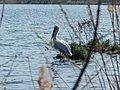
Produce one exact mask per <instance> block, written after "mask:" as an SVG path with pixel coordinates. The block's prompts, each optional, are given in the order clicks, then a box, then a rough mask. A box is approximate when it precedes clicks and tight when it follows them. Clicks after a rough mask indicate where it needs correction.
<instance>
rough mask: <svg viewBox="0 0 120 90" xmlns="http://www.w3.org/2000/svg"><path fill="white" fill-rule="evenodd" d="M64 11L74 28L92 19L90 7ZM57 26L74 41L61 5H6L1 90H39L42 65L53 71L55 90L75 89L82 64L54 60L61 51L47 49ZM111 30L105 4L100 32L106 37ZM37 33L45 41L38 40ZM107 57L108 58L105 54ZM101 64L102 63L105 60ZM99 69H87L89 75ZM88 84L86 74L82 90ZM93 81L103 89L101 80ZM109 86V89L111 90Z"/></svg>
mask: <svg viewBox="0 0 120 90" xmlns="http://www.w3.org/2000/svg"><path fill="white" fill-rule="evenodd" d="M63 8H64V10H65V11H66V12H67V14H68V18H69V20H70V22H71V24H72V25H73V26H74V27H75V26H77V23H78V22H81V21H82V20H83V19H89V16H88V12H87V6H86V5H64V6H63ZM96 9H97V6H95V5H93V6H92V10H93V12H94V13H95V12H96V11H95V10H96ZM0 10H2V5H0ZM95 15H96V14H94V16H95ZM54 25H58V26H60V31H59V35H58V36H59V37H60V38H62V39H64V40H66V41H68V42H71V39H70V36H69V34H68V31H69V32H70V33H71V34H72V33H73V32H72V30H71V28H70V27H69V25H68V23H67V21H66V19H65V16H64V14H63V13H62V12H61V10H60V7H59V6H58V5H19V4H12V5H9V4H7V5H5V11H4V17H3V21H2V26H1V27H0V51H1V53H0V90H34V89H36V90H37V89H38V84H37V80H38V77H39V68H40V67H41V66H42V65H46V66H49V67H50V68H52V69H53V70H52V69H50V70H51V73H52V77H53V79H54V87H57V88H59V89H58V90H71V88H72V87H73V85H74V83H75V80H76V79H77V77H78V75H79V72H80V68H81V67H82V64H81V63H79V64H80V65H74V64H71V63H70V62H64V63H62V62H59V59H54V58H53V57H55V56H56V54H57V53H58V52H56V51H55V50H54V49H53V48H51V47H49V46H47V44H46V42H49V40H50V38H51V33H52V30H53V27H54ZM111 28H112V26H111V21H110V16H109V13H108V11H107V6H105V5H104V6H102V7H101V14H100V27H99V30H98V32H99V33H102V34H103V35H104V34H106V33H108V32H107V31H111ZM105 31H106V32H105ZM35 32H37V33H38V34H39V35H40V36H41V37H42V39H40V38H38V37H37V36H36V34H35ZM103 32H105V33H103ZM111 36H112V35H108V36H107V38H110V39H111V41H112V40H113V38H112V37H111ZM46 47H47V48H46ZM95 56H97V60H99V59H100V58H101V57H100V55H99V54H96V55H95ZM105 57H107V56H106V55H105ZM108 59H109V58H108ZM108 59H106V60H108ZM93 61H94V60H93ZM98 62H99V64H102V61H101V60H100V61H98ZM96 67H97V66H96V64H95V63H93V62H90V64H89V67H88V69H87V73H88V75H89V76H91V77H92V76H94V75H96ZM97 69H99V68H97ZM91 77H90V78H91ZM87 81H88V77H87V74H86V75H85V77H84V79H83V80H82V83H80V88H79V89H78V90H81V88H83V87H84V85H85V84H86V83H85V82H87ZM92 82H93V83H94V87H95V88H96V90H101V88H100V84H99V82H98V78H95V79H94V80H93V81H92ZM107 85H108V84H106V87H107V88H108V89H109V87H108V86H107ZM34 87H35V88H34ZM85 90H94V88H93V86H92V85H91V84H89V85H88V86H87V87H86V88H85Z"/></svg>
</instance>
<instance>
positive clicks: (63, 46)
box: [54, 39, 72, 56]
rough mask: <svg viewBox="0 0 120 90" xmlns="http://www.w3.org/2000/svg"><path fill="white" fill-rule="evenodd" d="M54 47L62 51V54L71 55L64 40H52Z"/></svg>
mask: <svg viewBox="0 0 120 90" xmlns="http://www.w3.org/2000/svg"><path fill="white" fill-rule="evenodd" d="M54 47H55V48H56V49H58V50H59V51H60V52H62V53H63V54H66V55H68V56H72V53H71V48H70V46H69V44H68V43H66V42H65V41H64V40H59V39H57V40H56V41H55V42H54Z"/></svg>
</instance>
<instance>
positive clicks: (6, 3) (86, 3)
mask: <svg viewBox="0 0 120 90" xmlns="http://www.w3.org/2000/svg"><path fill="white" fill-rule="evenodd" d="M0 4H3V3H0ZM5 4H36V5H38V4H39V5H88V4H87V3H63V4H58V3H52V4H51V3H5ZM90 5H98V4H97V3H90ZM101 5H110V4H108V3H102V4H101ZM116 5H118V4H116Z"/></svg>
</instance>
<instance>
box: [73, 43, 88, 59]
mask: <svg viewBox="0 0 120 90" xmlns="http://www.w3.org/2000/svg"><path fill="white" fill-rule="evenodd" d="M71 52H72V54H73V55H72V59H80V60H86V58H87V57H88V51H87V49H86V48H85V46H83V45H79V44H77V43H75V42H74V43H71Z"/></svg>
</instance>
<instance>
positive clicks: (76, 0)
mask: <svg viewBox="0 0 120 90" xmlns="http://www.w3.org/2000/svg"><path fill="white" fill-rule="evenodd" d="M3 1H4V0H0V3H3ZM89 1H90V3H91V4H97V2H98V0H89ZM118 1H119V0H118ZM109 2H111V0H102V3H103V4H108V3H109ZM5 3H13V4H14V3H16V4H87V3H88V0H5Z"/></svg>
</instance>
